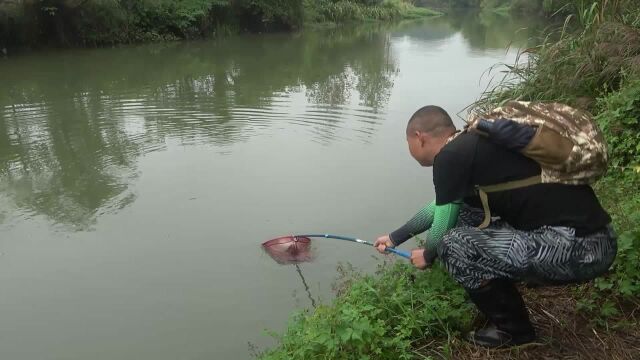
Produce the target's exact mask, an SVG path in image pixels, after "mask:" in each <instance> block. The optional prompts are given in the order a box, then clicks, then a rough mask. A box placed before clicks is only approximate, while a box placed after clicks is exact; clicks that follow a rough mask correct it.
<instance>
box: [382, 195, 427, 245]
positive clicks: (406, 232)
mask: <svg viewBox="0 0 640 360" xmlns="http://www.w3.org/2000/svg"><path fill="white" fill-rule="evenodd" d="M435 213H436V202H435V201H432V202H430V203H429V204H427V205H426V206H425V207H423V208H422V209H421V210H420V211H418V213H417V214H415V215H414V216H413V217H412V218H411V220H409V221H407V223H406V224H404V225H402V226H401V227H400V228H399V229H397V230H396V231H394V232H392V233H390V234H389V239H391V242H393V244H394V245H395V246H398V245H400V244H402V243H403V242H405V241H407V240H409V239H411V238H412V237H414V236H416V235H418V234H422V233H423V232H425V231H427V230H429V228H430V227H431V226H432V225H431V224H432V223H433V219H434V216H435Z"/></svg>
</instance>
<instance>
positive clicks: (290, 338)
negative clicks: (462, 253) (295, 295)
mask: <svg viewBox="0 0 640 360" xmlns="http://www.w3.org/2000/svg"><path fill="white" fill-rule="evenodd" d="M345 279H346V281H347V282H346V283H345V284H343V286H342V287H341V292H340V296H338V298H337V299H336V300H335V301H334V303H333V304H331V305H328V306H325V305H323V306H320V307H318V308H317V309H316V310H315V311H314V312H312V313H298V314H296V315H294V316H293V317H292V319H291V321H290V323H289V326H288V328H287V330H286V331H285V333H284V334H283V335H277V334H273V336H275V337H276V339H277V340H278V342H279V345H278V346H277V347H276V348H274V349H272V350H270V351H267V352H266V353H264V354H262V356H261V359H265V360H266V359H268V360H280V359H282V360H285V359H286V360H295V359H301V360H302V359H304V360H306V359H353V360H356V359H357V360H360V359H413V358H414V356H415V353H414V351H413V347H414V345H415V344H416V343H418V342H421V341H426V340H429V339H434V338H436V339H444V341H443V343H444V344H446V343H447V339H449V338H452V337H455V336H457V334H459V333H460V331H462V330H465V329H468V328H469V326H470V323H471V320H472V318H473V315H474V312H473V310H472V308H471V306H470V305H469V303H468V302H467V301H466V300H465V294H464V290H463V289H462V288H460V287H459V286H458V285H457V284H455V283H454V282H453V280H451V278H450V277H449V275H448V274H447V273H446V272H445V271H444V270H443V269H442V268H440V267H435V268H434V269H432V270H431V271H417V270H416V269H415V268H413V267H412V266H411V265H409V264H407V263H405V262H402V263H401V262H398V263H395V264H393V265H391V266H389V267H382V268H381V270H380V272H379V273H378V274H377V275H375V276H372V275H363V274H358V273H349V274H347V276H346V277H345ZM440 350H441V351H442V352H443V353H446V352H447V349H446V348H443V349H440Z"/></svg>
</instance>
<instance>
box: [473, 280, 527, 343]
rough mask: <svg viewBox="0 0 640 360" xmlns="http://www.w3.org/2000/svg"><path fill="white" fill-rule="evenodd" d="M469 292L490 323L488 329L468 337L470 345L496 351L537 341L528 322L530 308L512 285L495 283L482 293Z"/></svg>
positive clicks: (481, 291)
mask: <svg viewBox="0 0 640 360" xmlns="http://www.w3.org/2000/svg"><path fill="white" fill-rule="evenodd" d="M467 292H468V293H469V296H470V297H471V301H473V303H474V304H476V306H477V307H478V309H479V310H480V312H482V313H483V314H484V315H485V316H486V317H487V319H488V320H489V325H487V326H485V327H484V328H482V329H479V330H476V331H472V332H471V333H470V334H469V341H471V342H473V343H474V344H476V345H480V346H484V347H489V348H496V347H509V346H514V345H522V344H526V343H530V342H532V341H534V340H535V338H536V332H535V330H534V329H533V325H531V322H530V321H529V314H528V313H527V308H526V306H525V304H524V301H523V300H522V296H520V293H519V292H518V289H516V287H515V285H514V284H513V283H512V282H510V281H509V280H506V279H496V280H492V281H491V282H490V283H489V284H488V285H486V286H483V287H482V288H480V289H477V290H468V291H467Z"/></svg>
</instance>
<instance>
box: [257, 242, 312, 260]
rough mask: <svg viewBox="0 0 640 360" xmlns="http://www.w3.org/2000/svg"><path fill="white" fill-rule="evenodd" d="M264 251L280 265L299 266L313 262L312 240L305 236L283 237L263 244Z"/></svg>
mask: <svg viewBox="0 0 640 360" xmlns="http://www.w3.org/2000/svg"><path fill="white" fill-rule="evenodd" d="M262 248H263V249H264V251H265V252H266V253H267V254H269V256H271V258H272V259H273V260H275V261H276V262H278V263H279V264H297V263H301V262H306V261H311V260H313V255H312V254H311V239H309V238H308V237H305V236H283V237H279V238H275V239H271V240H269V241H265V242H264V243H262Z"/></svg>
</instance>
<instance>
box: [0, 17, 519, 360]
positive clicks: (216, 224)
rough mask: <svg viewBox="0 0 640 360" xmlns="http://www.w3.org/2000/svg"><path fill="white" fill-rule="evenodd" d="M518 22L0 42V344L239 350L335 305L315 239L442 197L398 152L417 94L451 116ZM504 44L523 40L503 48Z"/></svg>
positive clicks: (113, 354)
mask: <svg viewBox="0 0 640 360" xmlns="http://www.w3.org/2000/svg"><path fill="white" fill-rule="evenodd" d="M523 26H525V25H523V24H519V23H514V22H513V20H509V19H501V18H494V17H487V16H485V17H480V18H478V17H467V18H462V19H457V18H451V19H437V20H427V21H421V22H413V23H405V24H399V25H394V26H390V25H385V26H381V25H376V26H371V25H370V26H368V27H359V28H344V29H337V30H323V31H308V32H304V33H301V34H276V35H250V36H239V37H232V38H226V39H221V40H210V41H199V42H185V43H169V44H153V45H145V46H136V47H122V48H115V49H97V50H96V49H92V50H67V51H51V52H39V53H34V54H27V55H21V56H15V57H10V58H5V59H0V319H1V320H0V358H2V359H12V360H22V359H24V360H27V359H28V360H33V359H65V360H72V359H78V360H80V359H83V360H84V359H93V360H100V359H105V360H106V359H136V360H140V359H153V360H163V359H167V360H169V359H171V360H175V359H245V358H249V357H250V352H251V351H250V348H253V347H257V348H264V347H265V346H269V345H271V344H272V341H271V340H270V338H269V337H268V336H266V335H265V334H264V329H272V330H276V331H280V330H282V329H283V326H284V325H285V323H286V320H287V317H288V316H289V314H290V313H291V312H292V311H293V310H295V309H302V308H305V307H310V306H312V304H317V303H322V302H328V301H330V300H331V298H332V292H331V284H332V281H333V279H335V277H336V271H335V269H336V265H337V264H338V262H350V263H352V264H354V265H355V266H357V267H359V268H361V269H364V270H365V271H371V270H373V269H374V268H375V266H376V264H378V263H379V262H380V261H379V259H380V258H379V257H378V256H377V255H376V253H375V252H374V251H373V250H372V249H371V248H367V247H364V246H361V245H355V244H352V243H342V242H339V241H336V240H315V243H314V251H315V253H316V256H317V258H316V261H314V262H313V263H309V264H302V265H300V266H299V267H297V268H296V267H295V266H281V265H278V264H276V263H275V262H274V261H272V260H271V259H270V258H269V257H268V256H266V255H265V254H264V253H263V252H262V251H261V249H260V247H259V244H260V243H261V242H262V241H264V240H267V239H269V238H272V237H275V236H278V235H284V234H289V233H296V232H332V233H338V234H346V235H353V236H358V237H361V238H366V239H375V237H376V236H377V235H380V234H383V233H386V232H388V231H390V230H393V229H394V228H395V227H396V226H398V225H400V224H401V223H402V222H403V221H404V220H406V219H407V218H408V216H410V215H412V214H413V212H414V211H415V210H416V209H418V208H419V207H420V206H421V205H422V204H423V203H425V202H427V201H430V200H431V199H432V196H433V194H432V188H431V187H432V185H431V184H432V182H431V175H430V170H428V169H421V168H420V167H419V166H418V165H417V164H416V163H415V162H414V161H413V160H412V159H411V158H410V157H409V155H408V151H407V149H406V144H405V141H404V127H405V124H406V120H407V119H408V117H409V116H410V115H411V114H412V113H413V111H415V110H416V109H417V108H418V107H420V106H422V105H426V104H439V105H441V106H443V107H445V108H446V109H447V110H449V111H450V112H451V113H452V114H456V113H458V112H459V111H461V110H462V109H463V108H464V107H465V106H467V105H468V104H469V103H470V102H472V101H473V100H474V99H476V98H477V97H478V95H479V94H480V92H481V91H482V89H484V86H486V83H487V81H488V78H487V77H481V75H482V73H483V72H484V71H485V70H487V69H488V68H489V67H490V66H491V65H493V64H495V63H497V62H503V61H506V62H511V61H513V59H514V58H515V56H516V50H515V49H516V48H518V47H524V46H526V45H527V44H526V39H527V38H528V36H529V35H530V34H531V32H530V31H522V30H521V31H518V29H521V28H522V27H523ZM508 45H511V50H506V47H507V46H508Z"/></svg>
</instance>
